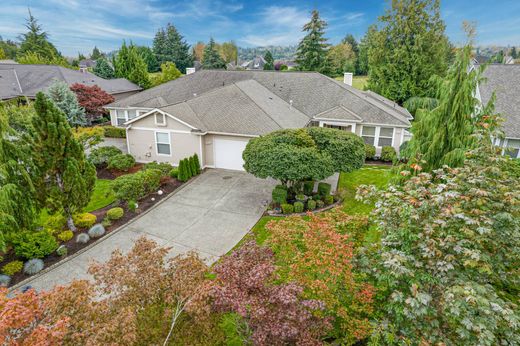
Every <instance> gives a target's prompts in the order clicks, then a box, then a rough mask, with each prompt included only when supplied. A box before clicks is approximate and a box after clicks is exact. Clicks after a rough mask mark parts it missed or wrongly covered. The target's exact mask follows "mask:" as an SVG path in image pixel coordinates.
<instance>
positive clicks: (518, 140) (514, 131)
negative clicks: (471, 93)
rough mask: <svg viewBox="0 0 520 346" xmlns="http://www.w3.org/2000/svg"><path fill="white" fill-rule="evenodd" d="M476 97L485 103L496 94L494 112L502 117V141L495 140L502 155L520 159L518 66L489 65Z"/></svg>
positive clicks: (519, 78)
mask: <svg viewBox="0 0 520 346" xmlns="http://www.w3.org/2000/svg"><path fill="white" fill-rule="evenodd" d="M483 77H484V82H483V83H481V84H480V85H479V86H478V90H477V97H479V98H480V99H481V100H482V102H483V103H487V102H488V101H489V100H490V99H491V96H492V95H493V92H494V93H495V94H496V101H495V111H496V112H497V113H499V114H501V115H502V116H503V117H504V123H503V125H502V129H503V131H504V135H505V138H504V139H495V144H496V145H498V146H500V147H502V148H503V150H502V153H503V154H507V155H509V156H511V157H515V158H520V65H505V64H491V65H488V66H487V67H486V69H485V70H484V75H483Z"/></svg>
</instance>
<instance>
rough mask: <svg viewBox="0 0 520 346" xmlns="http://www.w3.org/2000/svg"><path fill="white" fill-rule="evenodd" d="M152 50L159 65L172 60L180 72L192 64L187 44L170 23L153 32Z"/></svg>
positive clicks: (183, 71)
mask: <svg viewBox="0 0 520 346" xmlns="http://www.w3.org/2000/svg"><path fill="white" fill-rule="evenodd" d="M153 52H154V54H155V56H156V57H157V62H158V64H159V65H161V64H163V63H164V62H167V61H171V62H174V63H175V66H177V68H178V69H179V70H180V71H181V72H182V73H186V67H191V66H193V57H192V56H191V54H190V46H189V44H188V43H186V41H185V40H184V38H183V37H182V35H181V34H180V33H179V32H178V31H177V28H175V26H173V25H172V24H170V23H168V24H167V25H166V29H165V28H161V29H159V30H158V31H157V33H156V34H155V38H154V40H153Z"/></svg>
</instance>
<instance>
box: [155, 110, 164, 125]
mask: <svg viewBox="0 0 520 346" xmlns="http://www.w3.org/2000/svg"><path fill="white" fill-rule="evenodd" d="M155 125H159V126H166V116H165V115H164V114H162V113H155Z"/></svg>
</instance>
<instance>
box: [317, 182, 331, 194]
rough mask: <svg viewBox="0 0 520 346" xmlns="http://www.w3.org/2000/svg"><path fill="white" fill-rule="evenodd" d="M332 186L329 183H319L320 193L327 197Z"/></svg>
mask: <svg viewBox="0 0 520 346" xmlns="http://www.w3.org/2000/svg"><path fill="white" fill-rule="evenodd" d="M330 190H331V186H330V184H329V183H324V182H320V183H318V195H320V196H321V197H325V196H328V195H330Z"/></svg>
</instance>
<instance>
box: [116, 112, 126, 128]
mask: <svg viewBox="0 0 520 346" xmlns="http://www.w3.org/2000/svg"><path fill="white" fill-rule="evenodd" d="M116 119H117V126H123V124H124V123H126V120H127V119H126V111H124V110H122V109H117V110H116Z"/></svg>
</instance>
